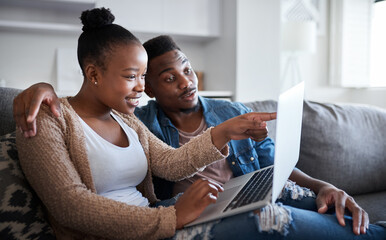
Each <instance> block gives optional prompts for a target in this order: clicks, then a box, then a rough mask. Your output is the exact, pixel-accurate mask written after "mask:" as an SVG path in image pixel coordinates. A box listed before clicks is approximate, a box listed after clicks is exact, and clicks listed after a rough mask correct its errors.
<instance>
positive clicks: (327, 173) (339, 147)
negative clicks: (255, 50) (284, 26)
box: [0, 88, 386, 239]
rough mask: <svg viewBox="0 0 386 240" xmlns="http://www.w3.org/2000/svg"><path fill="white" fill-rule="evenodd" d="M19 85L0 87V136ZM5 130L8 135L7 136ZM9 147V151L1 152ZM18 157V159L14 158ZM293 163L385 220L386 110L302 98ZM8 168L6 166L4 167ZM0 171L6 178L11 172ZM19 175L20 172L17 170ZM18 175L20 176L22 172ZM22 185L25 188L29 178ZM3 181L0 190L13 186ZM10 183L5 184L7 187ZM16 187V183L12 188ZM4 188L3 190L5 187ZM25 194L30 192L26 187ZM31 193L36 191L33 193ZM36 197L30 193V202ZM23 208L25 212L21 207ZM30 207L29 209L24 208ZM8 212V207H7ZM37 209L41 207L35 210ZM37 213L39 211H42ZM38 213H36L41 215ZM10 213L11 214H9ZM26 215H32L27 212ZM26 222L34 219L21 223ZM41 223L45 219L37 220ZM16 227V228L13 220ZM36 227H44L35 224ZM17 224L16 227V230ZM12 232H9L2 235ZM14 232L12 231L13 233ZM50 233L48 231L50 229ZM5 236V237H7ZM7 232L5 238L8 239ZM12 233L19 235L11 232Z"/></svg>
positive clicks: (264, 107)
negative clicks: (299, 132)
mask: <svg viewBox="0 0 386 240" xmlns="http://www.w3.org/2000/svg"><path fill="white" fill-rule="evenodd" d="M20 91H21V90H18V89H10V88H0V114H1V115H0V136H1V135H4V134H6V133H10V132H13V131H14V130H15V122H14V120H13V116H12V104H13V98H14V97H15V96H16V95H17V94H18V93H19V92H20ZM246 105H247V106H249V107H251V108H252V109H253V110H254V111H259V112H272V111H276V107H277V103H276V102H275V101H271V100H268V101H256V102H250V103H246ZM268 128H269V131H270V132H269V136H270V137H272V138H273V139H275V129H276V123H275V121H271V122H269V123H268ZM7 136H8V138H7ZM7 136H5V137H3V138H1V139H2V145H1V146H3V145H4V148H2V150H4V151H0V154H2V155H1V156H0V157H1V159H4V161H3V160H2V161H0V170H2V171H1V174H2V175H4V174H6V173H10V172H11V173H12V172H13V173H15V170H14V169H12V168H14V167H15V166H17V164H16V163H15V164H12V165H10V164H8V163H7V161H11V160H12V161H13V160H14V159H10V158H9V156H8V155H9V153H10V152H9V149H11V148H9V146H11V145H12V144H14V142H12V141H14V140H13V139H12V137H9V136H12V135H10V134H8V135H7ZM5 152H7V154H8V155H7V154H5ZM16 161H17V160H16ZM297 167H298V168H299V169H301V170H302V171H304V172H305V173H307V174H309V175H311V176H313V177H316V178H319V179H322V180H325V181H328V182H330V183H332V184H334V185H335V186H337V187H339V188H341V189H343V190H345V191H346V192H348V193H349V194H351V195H353V196H354V198H355V200H356V201H357V202H358V203H359V204H360V205H361V206H362V207H363V208H364V209H365V210H366V211H367V212H368V213H369V215H370V221H371V222H372V223H373V222H376V221H382V220H383V221H385V220H386V110H385V109H380V108H376V107H370V106H359V105H338V104H322V103H317V102H311V101H305V102H304V113H303V125H302V137H301V148H300V158H299V162H298V165H297ZM7 168H9V171H8V170H7ZM2 175H1V176H0V179H2V178H3V179H5V178H7V179H10V178H12V177H14V176H2ZM18 176H19V177H20V174H18ZM20 179H22V178H20ZM25 186H27V187H24V188H23V189H24V190H23V191H25V192H28V191H29V190H28V183H26V184H25ZM8 187H9V186H5V185H4V184H3V181H2V184H1V185H0V188H4V189H0V192H5V191H6V190H7V191H8V192H10V194H12V189H10V188H8ZM5 188H8V189H5ZM18 189H20V188H16V189H14V190H15V192H17V191H18ZM3 190H4V191H3ZM28 195H30V194H29V193H28ZM32 196H34V194H33V193H32ZM36 201H39V200H38V199H33V201H32V200H31V202H36ZM0 206H2V207H1V209H0V238H1V239H2V238H3V233H4V234H13V232H12V231H11V227H10V226H11V224H10V225H9V226H7V227H6V228H4V229H1V226H4V225H5V224H4V222H3V220H2V218H1V216H2V215H1V214H2V213H4V212H6V211H8V210H7V209H2V208H3V206H4V196H0ZM23 212H27V211H26V210H23ZM28 212H30V213H31V211H28ZM7 214H9V213H7ZM38 214H40V215H41V211H38ZM40 215H39V216H40ZM39 216H37V217H39ZM7 217H9V215H7ZM18 219H19V220H21V219H27V218H26V217H25V216H23V214H21V215H20V214H19V215H17V216H16V215H15V216H14V222H17V221H18ZM29 219H30V218H29ZM23 224H25V226H28V224H33V223H23ZM41 224H43V223H41ZM14 229H16V230H17V229H18V226H15V228H14ZM39 229H43V228H42V227H39ZM44 229H46V231H45V232H44V231H40V232H35V233H34V234H35V235H39V234H40V236H42V234H45V235H44V236H45V237H47V233H49V228H48V226H46V227H45V228H44ZM16 230H15V231H16ZM5 236H11V235H5ZM14 236H16V235H14V234H13V235H12V237H14ZM48 236H49V235H48ZM7 238H8V237H7ZM7 238H5V239H7ZM15 239H18V238H17V237H15Z"/></svg>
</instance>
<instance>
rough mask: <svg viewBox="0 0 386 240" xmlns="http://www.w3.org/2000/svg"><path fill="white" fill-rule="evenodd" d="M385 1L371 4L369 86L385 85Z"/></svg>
mask: <svg viewBox="0 0 386 240" xmlns="http://www.w3.org/2000/svg"><path fill="white" fill-rule="evenodd" d="M385 27H386V1H376V2H375V3H374V4H373V18H372V25H371V46H370V49H371V50H370V86H371V87H386V68H385V63H386V31H385Z"/></svg>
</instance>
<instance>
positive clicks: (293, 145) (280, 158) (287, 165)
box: [272, 82, 304, 203]
mask: <svg viewBox="0 0 386 240" xmlns="http://www.w3.org/2000/svg"><path fill="white" fill-rule="evenodd" d="M303 98H304V82H301V83H298V84H297V85H295V86H294V87H292V88H291V89H289V90H287V91H285V92H284V93H282V94H280V96H279V100H278V106H277V120H276V142H275V168H274V170H273V171H274V175H273V176H274V177H273V186H272V203H274V202H275V201H276V199H277V197H278V196H279V194H280V192H281V191H282V189H283V186H284V184H285V182H286V181H287V179H288V177H289V176H290V174H291V172H292V170H293V169H294V167H295V166H296V163H297V162H298V159H299V151H300V135H301V128H302V116H303ZM279 166H280V167H279Z"/></svg>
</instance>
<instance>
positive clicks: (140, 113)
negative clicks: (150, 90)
mask: <svg viewBox="0 0 386 240" xmlns="http://www.w3.org/2000/svg"><path fill="white" fill-rule="evenodd" d="M157 109H158V104H157V103H156V102H155V101H154V100H150V101H148V103H147V104H146V105H144V106H140V107H136V108H135V111H134V114H135V115H136V116H137V117H138V118H139V119H142V118H145V117H149V116H150V115H154V114H156V113H157Z"/></svg>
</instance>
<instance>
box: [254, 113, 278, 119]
mask: <svg viewBox="0 0 386 240" xmlns="http://www.w3.org/2000/svg"><path fill="white" fill-rule="evenodd" d="M251 115H252V119H253V120H259V121H271V120H275V119H276V116H277V114H276V112H271V113H268V112H252V113H251Z"/></svg>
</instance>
